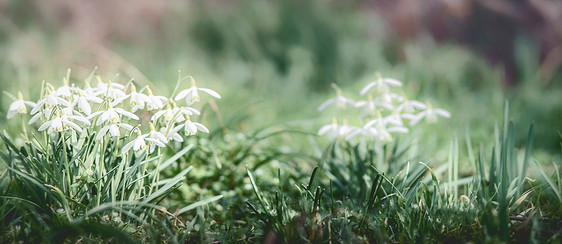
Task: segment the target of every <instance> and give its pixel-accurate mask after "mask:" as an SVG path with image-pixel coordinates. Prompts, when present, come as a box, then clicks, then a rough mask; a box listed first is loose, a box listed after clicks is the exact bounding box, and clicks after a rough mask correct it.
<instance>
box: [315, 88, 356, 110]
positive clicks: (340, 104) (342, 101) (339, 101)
mask: <svg viewBox="0 0 562 244" xmlns="http://www.w3.org/2000/svg"><path fill="white" fill-rule="evenodd" d="M332 87H333V88H334V89H335V90H336V92H337V96H336V97H334V98H330V99H328V100H326V101H324V102H323V103H322V104H320V106H319V107H318V111H322V110H324V109H326V108H327V107H328V106H330V105H331V104H336V107H337V108H338V109H342V108H345V106H346V105H351V106H355V101H353V100H352V99H350V98H347V97H344V96H343V95H342V91H341V89H340V88H339V87H338V86H337V85H336V84H332Z"/></svg>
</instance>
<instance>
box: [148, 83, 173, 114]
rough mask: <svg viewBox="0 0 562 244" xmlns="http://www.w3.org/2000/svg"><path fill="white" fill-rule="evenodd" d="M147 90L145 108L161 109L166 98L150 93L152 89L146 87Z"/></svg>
mask: <svg viewBox="0 0 562 244" xmlns="http://www.w3.org/2000/svg"><path fill="white" fill-rule="evenodd" d="M146 90H147V91H148V96H147V100H146V101H145V102H146V109H147V110H149V111H150V110H154V109H161V108H163V107H164V103H165V102H167V101H168V98H166V97H163V96H155V95H153V94H152V90H150V88H148V87H146Z"/></svg>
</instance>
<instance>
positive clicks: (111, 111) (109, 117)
mask: <svg viewBox="0 0 562 244" xmlns="http://www.w3.org/2000/svg"><path fill="white" fill-rule="evenodd" d="M99 114H101V115H100V117H99V118H98V121H97V122H96V125H101V124H102V123H104V122H105V121H108V122H110V123H118V122H121V120H120V119H119V115H123V116H126V117H129V118H131V119H134V120H139V117H138V116H136V115H135V114H133V113H131V112H127V111H125V110H124V109H122V108H113V107H111V106H109V108H108V109H107V110H105V111H97V112H95V113H92V114H90V116H88V119H92V118H93V117H96V116H98V115H99Z"/></svg>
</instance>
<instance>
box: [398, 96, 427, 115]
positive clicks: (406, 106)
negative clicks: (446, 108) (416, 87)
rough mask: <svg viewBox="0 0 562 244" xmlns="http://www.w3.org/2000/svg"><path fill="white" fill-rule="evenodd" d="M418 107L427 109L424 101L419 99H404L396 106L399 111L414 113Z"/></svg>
mask: <svg viewBox="0 0 562 244" xmlns="http://www.w3.org/2000/svg"><path fill="white" fill-rule="evenodd" d="M416 109H426V106H425V104H423V103H422V102H419V101H415V100H407V99H404V101H403V102H402V104H400V105H398V107H396V110H397V111H398V112H406V113H412V112H414V111H415V110H416Z"/></svg>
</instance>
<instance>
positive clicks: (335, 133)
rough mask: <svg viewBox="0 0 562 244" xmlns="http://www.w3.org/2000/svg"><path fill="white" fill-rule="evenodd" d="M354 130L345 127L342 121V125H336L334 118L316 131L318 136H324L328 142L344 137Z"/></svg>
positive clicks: (353, 128) (351, 127)
mask: <svg viewBox="0 0 562 244" xmlns="http://www.w3.org/2000/svg"><path fill="white" fill-rule="evenodd" d="M354 130H356V128H355V127H354V126H349V125H347V122H346V121H345V120H344V121H343V124H341V125H339V124H338V123H337V119H336V118H334V119H333V121H332V123H331V124H327V125H324V126H322V127H320V129H319V130H318V135H319V136H322V135H326V137H327V138H328V139H330V140H332V139H334V138H338V137H345V136H346V135H348V134H349V133H350V132H352V131H354Z"/></svg>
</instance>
